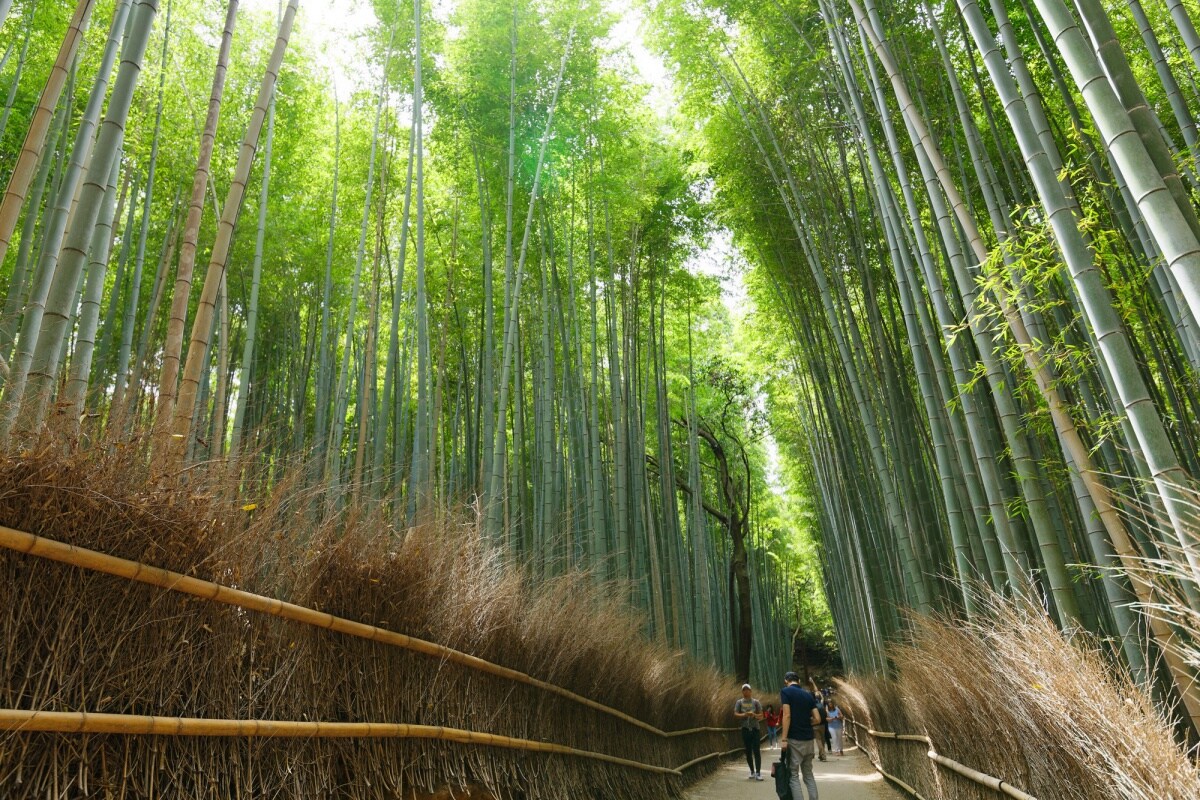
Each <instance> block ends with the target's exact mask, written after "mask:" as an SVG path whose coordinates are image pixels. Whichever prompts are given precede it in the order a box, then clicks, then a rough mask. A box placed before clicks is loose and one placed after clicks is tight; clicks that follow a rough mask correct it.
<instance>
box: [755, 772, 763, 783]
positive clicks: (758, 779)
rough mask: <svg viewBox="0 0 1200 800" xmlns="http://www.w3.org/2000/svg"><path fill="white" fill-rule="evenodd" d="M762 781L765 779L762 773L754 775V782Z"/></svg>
mask: <svg viewBox="0 0 1200 800" xmlns="http://www.w3.org/2000/svg"><path fill="white" fill-rule="evenodd" d="M762 779H763V776H762V773H761V772H756V773H754V780H756V781H761V780H762Z"/></svg>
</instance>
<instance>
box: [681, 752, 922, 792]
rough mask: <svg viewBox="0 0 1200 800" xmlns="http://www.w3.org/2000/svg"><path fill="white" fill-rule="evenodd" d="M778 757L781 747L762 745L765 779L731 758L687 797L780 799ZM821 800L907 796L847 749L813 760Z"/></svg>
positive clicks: (743, 760) (861, 756)
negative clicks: (754, 777)
mask: <svg viewBox="0 0 1200 800" xmlns="http://www.w3.org/2000/svg"><path fill="white" fill-rule="evenodd" d="M778 759H779V750H778V748H771V749H769V750H768V749H767V748H765V747H764V748H763V781H762V783H759V782H758V781H751V780H747V779H746V775H747V774H748V772H749V770H748V769H747V768H746V761H745V759H743V758H738V759H737V760H734V759H733V758H729V759H728V760H727V761H726V762H725V763H724V765H723V766H722V767H721V769H720V770H718V771H717V772H716V773H715V774H713V775H711V776H709V777H708V778H705V779H704V780H703V781H701V782H700V783H698V784H697V785H696V786H695V787H693V788H692V790H691V791H690V792H689V793H688V794H687V795H686V800H777V798H776V796H775V784H774V782H773V781H772V779H771V775H770V772H771V763H772V762H774V761H777V760H778ZM813 772H814V773H816V776H817V791H818V793H819V794H820V800H905V799H904V795H903V794H902V793H901V792H900V791H899V790H897V789H896V788H895V787H893V786H892V785H891V784H890V783H888V782H887V781H886V780H885V779H884V777H883V776H882V775H880V774H879V773H878V772H876V771H875V768H874V767H872V766H871V762H869V761H867V757H866V756H864V755H863V754H862V753H860V752H859V751H858V750H847V751H846V755H845V756H843V757H841V758H839V757H837V756H831V757H830V758H829V760H828V761H825V762H821V761H817V760H815V759H814V760H813Z"/></svg>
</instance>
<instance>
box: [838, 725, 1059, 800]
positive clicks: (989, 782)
mask: <svg viewBox="0 0 1200 800" xmlns="http://www.w3.org/2000/svg"><path fill="white" fill-rule="evenodd" d="M850 723H851V724H852V725H854V726H855V727H856V728H861V729H862V730H863V731H865V732H866V733H867V734H868V735H870V736H873V737H875V738H876V739H894V740H896V741H901V742H921V743H922V744H926V745H928V746H929V752H928V753H926V755H928V756H929V758H930V759H931V760H932V761H933V762H934V763H935V764H940V765H941V766H943V767H946V768H947V769H949V770H952V771H954V772H957V773H958V774H959V775H962V776H963V777H964V778H967V779H969V780H972V781H974V782H975V783H978V784H980V785H981V786H987V787H988V788H989V789H994V790H996V791H997V792H1001V793H1003V794H1006V795H1008V796H1009V797H1013V798H1016V800H1037V798H1036V797H1034V796H1033V795H1031V794H1028V793H1027V792H1023V791H1021V790H1020V789H1018V788H1017V787H1015V786H1013V785H1012V784H1011V783H1007V782H1005V781H1003V780H1001V779H1000V778H997V777H994V776H992V775H988V774H987V773H984V772H980V771H979V770H977V769H972V768H971V767H968V766H967V765H966V764H962V763H960V762H958V761H955V760H954V759H952V758H946V757H945V756H944V755H941V754H940V753H938V752H937V751H936V750H934V749H933V740H932V739H930V738H929V737H928V736H924V735H922V734H916V733H893V732H892V731H876V730H871V729H870V728H868V727H866V726H865V725H862V724H861V723H858V722H856V721H854V720H850ZM863 752H866V750H864V751H863ZM872 763H874V762H872ZM875 769H877V770H879V772H880V774H882V775H883V776H884V777H886V778H889V779H891V780H896V781H898V779H896V778H892V776H890V775H888V774H887V773H886V772H884V771H883V770H882V769H881V768H880V766H879V765H878V764H876V765H875ZM898 782H899V781H898ZM902 785H904V786H905V787H906V788H907V786H908V785H907V784H902ZM910 791H912V793H913V794H914V795H916V794H917V793H916V792H915V791H913V790H911V789H910ZM917 796H918V797H920V795H917Z"/></svg>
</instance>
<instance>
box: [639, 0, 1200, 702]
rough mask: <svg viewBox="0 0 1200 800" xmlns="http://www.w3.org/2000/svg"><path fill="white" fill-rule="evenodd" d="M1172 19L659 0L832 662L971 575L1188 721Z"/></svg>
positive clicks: (1188, 208) (1196, 252)
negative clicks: (802, 511) (820, 597)
mask: <svg viewBox="0 0 1200 800" xmlns="http://www.w3.org/2000/svg"><path fill="white" fill-rule="evenodd" d="M1196 13H1197V9H1196V8H1195V6H1194V5H1191V4H1187V3H1182V2H1179V1H1178V0H1166V2H1157V0H1146V2H1142V0H1127V2H1123V3H1116V4H1111V5H1110V6H1105V5H1103V4H1101V3H1099V2H1096V0H1076V2H1074V3H1073V4H1070V3H1065V2H1062V0H1016V1H1015V2H1006V0H989V2H975V0H950V2H945V3H930V2H926V0H918V1H916V2H907V1H906V0H905V1H902V2H892V3H884V2H880V0H844V1H843V0H813V1H812V2H810V1H809V0H803V2H791V1H790V0H771V1H770V2H762V3H738V2H727V3H723V2H711V3H707V4H706V3H702V2H673V0H663V1H662V2H660V3H657V4H655V7H654V14H655V17H656V19H657V21H658V30H659V32H660V33H659V43H660V47H661V48H662V49H663V51H664V52H665V53H667V54H668V56H669V57H670V58H671V59H672V60H673V62H674V63H675V64H676V65H677V66H678V74H679V75H680V76H681V77H683V78H684V80H683V81H682V83H683V88H682V89H681V91H682V92H683V93H684V96H685V104H686V107H687V108H688V113H689V114H690V115H692V116H693V117H694V118H697V119H700V120H702V121H703V129H702V130H701V131H700V132H699V136H700V139H701V144H700V145H698V147H701V148H702V152H703V153H704V154H705V155H704V158H705V159H706V160H707V161H708V162H709V171H710V174H711V175H712V176H713V179H714V181H715V185H716V189H715V194H716V198H717V199H716V204H717V206H718V213H720V214H721V215H722V216H723V219H724V221H725V223H726V224H727V225H729V226H730V228H731V229H732V230H733V231H735V233H736V235H737V239H738V243H739V246H740V248H741V249H742V251H743V252H744V253H745V254H746V257H747V258H748V259H750V260H751V261H752V262H753V265H754V271H753V273H752V274H753V281H754V285H755V296H756V297H757V299H758V302H759V304H760V306H761V308H762V312H761V313H762V314H763V315H764V316H766V317H767V319H768V320H769V324H762V325H761V328H762V329H763V330H764V331H766V333H767V334H769V335H771V336H773V337H774V338H775V340H776V342H777V343H776V346H775V352H776V353H777V354H778V355H777V357H778V359H779V361H780V363H781V364H786V368H782V371H783V372H784V373H785V377H783V378H782V379H781V380H779V381H775V382H773V383H772V386H773V387H774V388H773V389H772V403H773V405H775V406H788V405H791V406H794V407H793V408H792V410H791V411H789V412H788V413H789V414H790V415H791V418H792V422H791V424H790V425H789V426H786V427H782V428H780V429H779V435H780V437H781V439H786V442H787V443H786V447H787V448H788V449H789V450H790V451H791V452H792V454H793V459H794V461H795V463H796V464H797V465H798V466H797V469H798V472H799V473H800V475H801V477H800V480H801V481H802V482H803V484H804V485H805V486H806V487H807V489H806V496H807V497H809V498H811V502H812V504H813V507H814V508H813V510H814V513H815V514H816V515H817V517H818V518H819V520H820V522H819V525H818V528H819V529H820V530H821V531H822V541H823V544H824V546H823V548H822V559H823V566H824V570H825V573H824V574H825V578H826V583H827V588H828V593H829V601H830V604H831V608H832V612H833V615H834V619H835V622H836V626H837V629H838V632H839V639H840V643H841V645H842V648H843V651H844V655H845V657H846V659H847V662H848V663H849V664H850V665H852V667H854V668H856V669H859V670H876V671H878V670H880V669H882V668H883V667H884V666H885V662H886V652H885V649H884V648H885V645H886V644H887V643H888V642H889V641H892V640H894V639H895V637H896V636H897V635H898V633H899V632H900V631H902V629H903V628H904V626H905V625H906V621H905V617H904V610H905V609H916V610H918V611H920V612H923V613H945V614H952V615H959V614H962V615H966V616H968V617H971V616H973V615H975V614H977V613H979V607H978V604H979V598H980V597H981V596H982V595H981V589H985V590H992V591H995V592H998V593H1000V594H1002V595H1007V596H1010V597H1018V598H1025V599H1026V600H1031V601H1032V602H1034V603H1036V604H1039V605H1041V606H1043V607H1044V608H1045V610H1046V613H1048V614H1049V615H1050V617H1051V618H1052V619H1053V620H1055V621H1056V623H1057V624H1058V625H1059V627H1060V628H1061V629H1063V630H1064V631H1066V632H1068V633H1071V632H1076V631H1080V630H1084V631H1089V632H1091V633H1093V634H1095V635H1097V636H1099V637H1102V639H1103V640H1104V641H1105V642H1107V643H1108V649H1109V650H1110V653H1111V655H1112V657H1113V658H1114V659H1115V660H1116V661H1117V662H1119V663H1121V664H1122V665H1123V666H1124V667H1125V668H1127V669H1128V670H1129V671H1130V672H1131V673H1132V674H1133V675H1134V676H1135V677H1136V679H1137V680H1138V681H1139V682H1141V683H1142V684H1143V685H1147V686H1152V687H1157V690H1158V691H1159V692H1160V697H1164V698H1166V699H1167V700H1168V701H1169V702H1170V703H1171V704H1175V707H1176V708H1177V709H1178V710H1179V713H1180V715H1181V716H1182V717H1183V718H1185V719H1188V718H1190V720H1191V723H1192V725H1193V726H1195V725H1196V723H1197V722H1198V721H1200V692H1197V690H1196V688H1195V685H1194V678H1195V676H1194V671H1195V666H1196V665H1195V664H1191V663H1188V659H1187V658H1186V657H1185V656H1184V655H1183V654H1184V652H1186V649H1187V646H1188V644H1187V642H1186V641H1185V640H1184V639H1183V638H1182V636H1183V634H1182V633H1181V632H1180V631H1178V630H1176V628H1175V627H1174V626H1173V625H1172V619H1171V617H1172V615H1171V614H1170V613H1163V610H1164V609H1169V608H1172V607H1174V608H1195V604H1196V603H1197V597H1198V595H1197V589H1198V587H1197V582H1196V579H1197V577H1198V576H1200V573H1198V572H1197V567H1198V566H1200V563H1198V562H1197V549H1196V546H1197V540H1196V531H1197V525H1196V523H1197V520H1196V503H1195V484H1194V480H1193V478H1192V476H1193V475H1195V474H1197V473H1196V466H1197V465H1196V456H1197V452H1198V449H1197V444H1198V440H1197V434H1198V433H1200V431H1198V429H1197V423H1198V422H1200V416H1198V413H1200V407H1198V406H1197V401H1198V400H1200V394H1198V393H1197V390H1198V389H1200V387H1198V386H1197V380H1196V378H1197V367H1198V366H1200V362H1198V361H1197V349H1196V344H1197V341H1196V312H1197V301H1198V300H1200V297H1197V295H1196V288H1197V286H1198V285H1200V284H1198V283H1197V281H1198V280H1200V235H1198V234H1200V225H1198V224H1197V212H1196V194H1195V192H1196V190H1197V188H1198V187H1200V183H1198V182H1197V175H1198V174H1200V173H1197V160H1196V159H1197V156H1198V153H1197V150H1196V145H1197V140H1196V137H1197V132H1196V130H1197V129H1196V119H1195V113H1196V111H1197V109H1200V94H1198V93H1197V82H1196V80H1197V76H1198V75H1200V73H1198V71H1197V70H1198V69H1200V61H1198V60H1197V57H1200V47H1198V46H1197V45H1198V43H1200V39H1198V38H1197V34H1196V29H1195V27H1194V22H1193V20H1194V18H1195V15H1196ZM1147 612H1149V613H1147Z"/></svg>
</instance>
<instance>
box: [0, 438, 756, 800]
mask: <svg viewBox="0 0 1200 800" xmlns="http://www.w3.org/2000/svg"><path fill="white" fill-rule="evenodd" d="M110 458H111V463H103V462H102V463H97V462H96V459H95V458H94V457H93V458H90V459H84V458H78V459H75V458H72V457H70V456H68V457H65V458H64V457H62V456H56V455H53V454H51V455H44V454H35V455H29V454H22V457H21V458H17V459H8V460H6V461H0V523H3V526H4V527H3V528H0V540H2V541H3V545H4V546H3V548H0V642H2V643H3V646H2V647H0V709H5V710H4V711H0V730H4V731H7V732H5V733H0V796H2V797H5V798H25V797H30V798H32V797H39V798H43V797H46V798H60V797H61V798H67V797H72V798H73V797H104V798H108V797H112V798H118V797H128V798H135V797H157V796H163V797H167V796H170V797H188V798H193V797H194V798H214V800H215V798H249V797H255V798H258V797H335V798H355V799H357V798H380V800H382V799H383V798H405V800H411V798H414V797H425V796H430V795H431V794H432V793H434V792H437V791H439V790H444V789H447V788H449V789H451V790H453V791H454V793H455V794H462V792H461V791H460V789H462V788H464V787H465V788H468V789H469V791H470V792H471V795H470V796H472V797H479V796H482V797H485V798H497V800H518V798H520V799H521V800H560V799H561V800H567V798H571V800H575V799H576V798H580V797H585V798H606V799H607V798H613V800H649V799H650V798H655V800H657V798H661V797H663V796H665V795H671V794H677V793H678V792H680V791H681V790H682V788H683V787H684V786H685V785H686V784H687V783H690V782H691V781H693V780H695V779H697V778H699V777H701V776H702V775H703V774H705V773H706V772H707V770H708V769H710V768H711V767H712V766H714V765H715V763H716V759H717V758H718V757H719V756H721V755H725V754H727V753H730V752H736V751H737V748H736V747H735V746H734V745H735V744H736V733H735V729H730V728H725V727H723V726H724V725H726V724H728V707H729V702H728V697H729V691H730V689H729V686H728V685H726V684H725V683H724V682H723V681H721V680H720V679H718V678H717V676H715V675H714V674H712V673H703V672H700V671H697V670H696V669H694V668H691V667H688V666H687V665H685V664H684V663H683V662H682V661H680V659H679V657H678V655H676V654H674V653H673V652H671V651H669V650H667V649H665V648H663V647H661V646H658V645H652V644H651V643H649V642H646V641H645V640H643V639H641V638H640V637H638V636H637V624H636V623H635V622H633V621H631V620H629V619H628V618H626V617H624V616H623V615H622V614H619V613H618V612H617V611H616V610H615V609H612V608H608V607H606V606H604V605H603V602H602V600H601V599H600V597H601V596H600V595H599V594H598V593H597V592H596V591H594V590H593V591H591V593H590V594H589V592H588V589H587V584H586V580H585V579H583V578H578V579H576V578H570V579H564V581H563V582H562V583H561V584H560V585H557V586H553V585H552V586H550V587H548V588H547V589H545V590H544V591H539V592H536V593H535V592H532V591H531V590H529V589H528V588H527V586H526V584H525V583H524V582H523V581H522V580H521V578H520V576H519V574H517V573H515V572H514V571H513V570H511V569H508V568H506V567H505V566H504V565H502V564H500V563H498V562H497V561H495V559H494V558H493V557H491V556H489V555H488V553H487V551H486V548H484V547H482V546H480V545H479V542H478V538H477V537H474V536H473V531H472V530H471V529H470V526H466V525H460V526H458V527H455V526H453V525H450V524H448V523H441V524H439V525H437V526H427V527H426V528H423V529H415V530H412V531H409V532H408V533H407V535H403V534H399V535H398V534H395V533H388V532H386V531H383V532H381V530H380V528H381V526H380V525H379V520H378V518H374V517H370V516H369V515H366V514H364V515H362V516H361V517H355V516H354V515H352V514H351V515H347V516H346V517H343V518H341V519H340V520H339V521H338V522H337V527H336V529H333V528H327V529H322V528H321V527H320V526H319V525H312V527H311V528H308V527H305V526H306V525H310V524H311V517H306V516H304V514H305V513H307V512H306V511H305V510H306V509H308V508H311V507H312V506H313V505H315V504H314V503H313V502H312V501H311V498H299V499H298V500H295V501H288V500H281V501H277V502H269V503H268V502H264V501H260V502H259V504H258V505H257V510H256V511H254V513H252V514H251V513H249V512H248V511H247V510H246V509H243V508H242V507H241V506H240V505H237V506H231V507H230V508H223V507H222V505H221V503H220V502H219V501H218V500H214V499H213V496H214V494H215V493H214V492H211V491H206V490H205V489H204V487H201V486H199V485H198V484H199V481H195V482H193V484H192V485H190V486H186V487H180V486H168V487H165V488H164V487H163V486H162V485H161V484H159V485H155V484H153V483H152V482H150V481H145V480H142V478H144V476H142V475H138V474H136V469H137V466H136V465H137V464H139V463H141V461H140V459H138V458H136V457H133V458H125V459H124V460H123V457H122V455H121V454H120V453H119V452H114V453H113V454H112V455H111V456H110ZM130 464H133V465H134V466H133V467H132V470H133V472H131V471H130V470H131V467H130V466H129V465H130ZM81 487H82V488H81ZM99 487H104V488H103V491H101V490H100V488H99ZM289 526H294V527H293V528H292V529H290V530H289ZM26 531H32V532H28V533H27V532H26ZM20 553H24V554H27V555H22V554H20ZM35 556H36V558H35ZM279 596H290V597H291V598H293V599H295V600H297V601H298V602H296V603H285V602H283V601H280V600H277V599H275V598H276V597H279ZM396 628H400V629H402V630H404V631H405V633H399V632H398V631H397V630H396Z"/></svg>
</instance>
